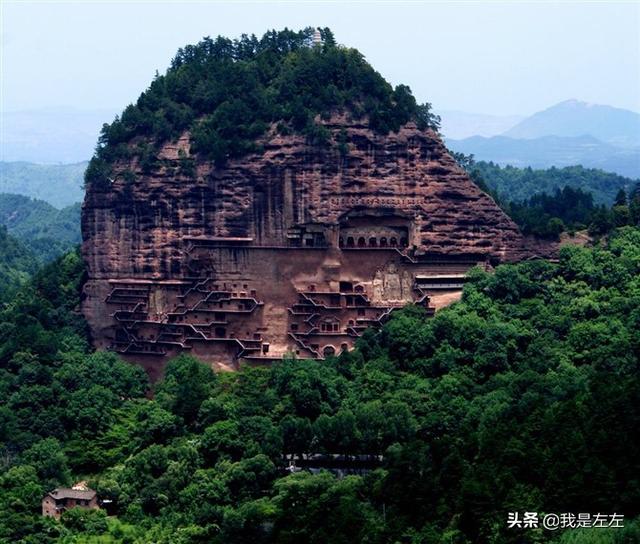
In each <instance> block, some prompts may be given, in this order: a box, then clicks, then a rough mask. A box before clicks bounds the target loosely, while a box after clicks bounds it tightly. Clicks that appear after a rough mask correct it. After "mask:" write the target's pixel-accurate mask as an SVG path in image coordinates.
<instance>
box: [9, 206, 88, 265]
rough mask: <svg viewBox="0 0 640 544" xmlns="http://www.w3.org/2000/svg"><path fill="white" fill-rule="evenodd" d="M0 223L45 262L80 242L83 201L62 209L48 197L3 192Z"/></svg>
mask: <svg viewBox="0 0 640 544" xmlns="http://www.w3.org/2000/svg"><path fill="white" fill-rule="evenodd" d="M0 225H4V226H5V227H7V230H8V232H9V233H10V234H12V235H13V236H15V237H16V238H18V239H19V240H20V241H21V242H22V243H24V244H26V245H27V246H28V247H29V248H30V249H31V250H32V251H33V254H34V256H35V257H36V259H37V260H38V261H39V262H40V264H43V263H46V262H49V261H51V260H52V259H55V258H56V257H59V256H60V255H62V254H63V253H66V252H67V251H69V250H70V249H73V247H74V246H76V245H77V244H79V243H80V204H79V203H78V204H73V205H72V206H67V207H65V208H63V209H61V210H59V209H57V208H54V207H53V206H52V205H51V204H49V203H48V202H45V201H44V200H36V199H31V198H29V197H26V196H23V195H16V194H9V193H0Z"/></svg>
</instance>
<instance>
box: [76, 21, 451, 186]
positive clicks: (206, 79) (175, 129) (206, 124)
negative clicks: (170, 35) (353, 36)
mask: <svg viewBox="0 0 640 544" xmlns="http://www.w3.org/2000/svg"><path fill="white" fill-rule="evenodd" d="M313 32H314V30H313V28H306V29H304V30H301V31H298V32H294V31H291V30H288V29H285V30H282V31H279V32H277V31H269V32H267V33H266V34H265V35H264V36H263V37H262V38H261V39H258V38H257V37H256V36H255V35H251V36H247V35H243V36H242V37H241V38H240V39H238V40H230V39H228V38H224V37H221V36H219V37H218V38H216V39H215V40H214V39H211V38H209V37H207V38H204V39H203V40H202V41H201V42H200V43H198V44H196V45H187V46H186V47H184V48H181V49H179V50H178V53H177V54H176V56H175V57H174V59H173V60H172V62H171V65H170V67H169V69H168V70H167V72H166V73H165V74H164V75H156V77H155V79H154V80H153V81H152V82H151V85H150V86H149V88H148V89H147V90H146V91H144V92H143V93H142V94H141V95H140V97H139V98H138V100H137V102H136V103H135V104H130V105H129V106H127V107H126V108H125V110H124V111H123V112H122V115H121V116H119V117H116V118H115V120H114V121H113V122H112V123H111V124H105V125H104V126H103V128H102V133H101V136H100V138H99V141H98V146H97V148H96V153H95V156H94V157H93V159H92V161H91V164H90V165H89V168H88V169H87V175H86V178H85V179H86V181H87V183H92V182H97V183H100V182H102V183H103V184H105V185H106V184H107V183H108V178H109V173H110V168H109V164H110V163H111V162H112V161H113V160H116V159H127V158H131V157H132V156H138V157H139V158H140V159H141V160H142V161H144V162H145V164H148V166H149V167H151V168H152V167H153V160H154V156H155V154H154V150H155V148H156V147H157V146H158V145H159V144H161V143H163V142H165V141H167V140H171V139H175V138H177V137H178V136H179V135H180V134H182V133H183V132H184V131H185V130H190V131H191V133H192V140H193V148H192V149H193V151H194V152H195V153H198V154H200V155H202V156H204V157H206V158H208V159H210V160H213V161H215V162H216V163H218V164H222V163H224V162H225V161H226V160H227V159H229V158H234V157H240V156H242V155H244V154H246V153H249V152H252V151H256V150H257V149H258V148H257V145H256V143H255V142H256V139H257V138H258V137H260V136H261V135H263V134H264V133H265V131H266V130H267V128H268V127H269V125H270V124H272V123H278V127H279V130H280V131H281V132H288V131H295V132H298V133H302V134H304V135H306V136H308V137H309V139H310V140H311V141H314V142H318V141H322V140H323V139H322V138H319V128H321V127H318V126H317V125H316V122H315V119H316V117H317V116H318V115H321V116H325V117H326V116H327V115H329V114H330V113H331V112H333V111H344V110H347V111H349V112H350V114H351V115H352V116H353V117H355V118H358V119H361V118H366V119H368V122H369V125H370V126H371V128H372V129H373V130H375V131H376V132H379V133H382V134H386V133H388V132H390V131H396V130H398V129H399V128H400V127H401V126H402V125H403V124H405V123H407V122H408V121H411V120H413V121H415V122H416V123H417V124H418V126H419V127H421V128H427V127H429V128H432V129H434V130H437V129H438V127H439V121H440V120H439V118H438V117H437V116H436V115H434V114H433V113H432V112H431V105H430V104H423V105H419V104H418V103H417V102H416V100H415V98H414V97H413V95H412V94H411V90H410V89H409V87H407V86H406V85H398V86H397V87H395V88H393V87H392V86H391V85H390V84H389V83H387V82H386V81H385V80H384V78H383V77H382V76H381V75H380V74H379V73H378V72H376V71H375V70H374V69H373V68H372V67H371V65H370V64H369V63H368V62H367V61H366V60H365V58H364V56H363V55H362V54H361V53H360V52H358V51H357V50H356V49H351V48H346V47H342V46H339V45H336V42H335V39H334V38H333V34H332V33H331V31H330V30H329V29H328V28H325V29H323V30H321V34H322V36H323V44H322V45H320V46H313V44H312V37H313ZM320 136H321V135H320Z"/></svg>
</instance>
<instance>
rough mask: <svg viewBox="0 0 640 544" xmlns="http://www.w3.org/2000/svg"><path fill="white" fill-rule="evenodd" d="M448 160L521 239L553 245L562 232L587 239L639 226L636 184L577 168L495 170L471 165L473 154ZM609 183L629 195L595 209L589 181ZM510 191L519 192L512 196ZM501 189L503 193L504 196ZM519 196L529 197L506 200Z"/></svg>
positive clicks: (488, 165) (489, 165)
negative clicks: (495, 205)
mask: <svg viewBox="0 0 640 544" xmlns="http://www.w3.org/2000/svg"><path fill="white" fill-rule="evenodd" d="M453 157H454V158H455V159H456V161H457V162H458V164H459V165H460V166H462V167H463V168H464V169H465V170H467V172H468V173H469V175H470V177H471V179H472V180H473V181H474V182H475V183H476V185H478V186H479V187H480V188H481V189H482V190H483V191H485V192H487V193H488V194H490V195H491V196H492V197H493V198H494V200H495V201H496V202H497V203H498V205H499V206H500V207H501V208H502V209H503V210H504V211H505V212H506V213H507V214H508V215H509V216H510V217H511V218H512V219H513V220H514V221H515V222H516V223H517V224H518V226H519V227H520V230H521V231H522V232H523V233H524V234H531V235H534V236H537V237H539V238H547V239H551V240H557V239H558V237H559V236H560V234H562V233H563V232H569V233H570V234H573V233H575V232H576V231H578V230H584V229H588V231H589V234H591V235H592V236H601V235H604V234H607V233H608V232H610V231H611V230H612V229H615V228H618V227H622V226H626V225H632V226H633V225H640V182H636V183H635V184H634V182H632V180H630V179H627V178H622V177H621V176H617V175H615V174H608V173H606V172H602V171H599V170H586V169H584V168H582V167H581V166H576V167H569V168H563V169H562V170H558V169H556V168H550V169H548V170H532V169H530V168H527V169H521V168H514V167H512V166H507V167H505V168H500V167H499V166H497V165H494V164H493V163H486V162H478V163H476V162H475V160H474V158H473V155H464V154H463V153H453ZM612 179H613V181H618V182H619V181H620V180H622V181H624V186H625V187H629V193H627V191H626V190H625V189H624V188H622V187H621V188H619V189H618V190H617V192H616V193H615V196H614V197H612V205H611V206H608V205H606V204H597V203H596V202H595V201H594V196H593V194H592V193H591V192H589V190H590V189H592V188H593V181H594V180H596V181H597V182H598V183H600V182H607V181H611V182H612V183H613V181H612ZM519 184H522V187H520V186H519ZM536 184H537V185H536ZM618 186H620V183H618ZM514 187H518V189H517V190H516V191H515V192H514V190H513V188H514ZM543 187H549V188H550V191H552V192H551V193H547V192H545V191H544V190H542V188H543ZM581 187H584V188H581ZM502 188H506V190H505V192H502ZM609 190H610V188H609ZM521 193H522V194H528V195H531V196H529V197H528V198H525V199H523V200H510V195H513V194H521Z"/></svg>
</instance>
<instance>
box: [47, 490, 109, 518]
mask: <svg viewBox="0 0 640 544" xmlns="http://www.w3.org/2000/svg"><path fill="white" fill-rule="evenodd" d="M76 507H78V508H86V509H94V508H99V506H98V495H97V493H96V492H95V491H94V490H93V489H75V488H70V487H57V488H56V489H54V490H53V491H50V492H49V493H47V494H46V495H45V497H44V498H43V499H42V515H43V516H48V517H53V518H59V517H60V516H61V515H62V513H63V512H65V511H66V510H69V509H70V508H76Z"/></svg>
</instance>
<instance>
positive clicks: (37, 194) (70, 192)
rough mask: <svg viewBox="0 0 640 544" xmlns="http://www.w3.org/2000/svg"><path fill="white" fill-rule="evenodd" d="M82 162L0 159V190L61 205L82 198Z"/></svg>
mask: <svg viewBox="0 0 640 544" xmlns="http://www.w3.org/2000/svg"><path fill="white" fill-rule="evenodd" d="M86 168H87V163H86V162H79V163H75V164H34V163H30V162H0V193H14V194H19V195H24V196H28V197H31V198H36V199H39V200H44V201H46V202H48V203H49V204H51V205H53V206H55V207H56V208H64V207H65V206H69V205H71V204H74V203H76V202H81V201H82V199H83V198H84V171H85V169H86Z"/></svg>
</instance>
